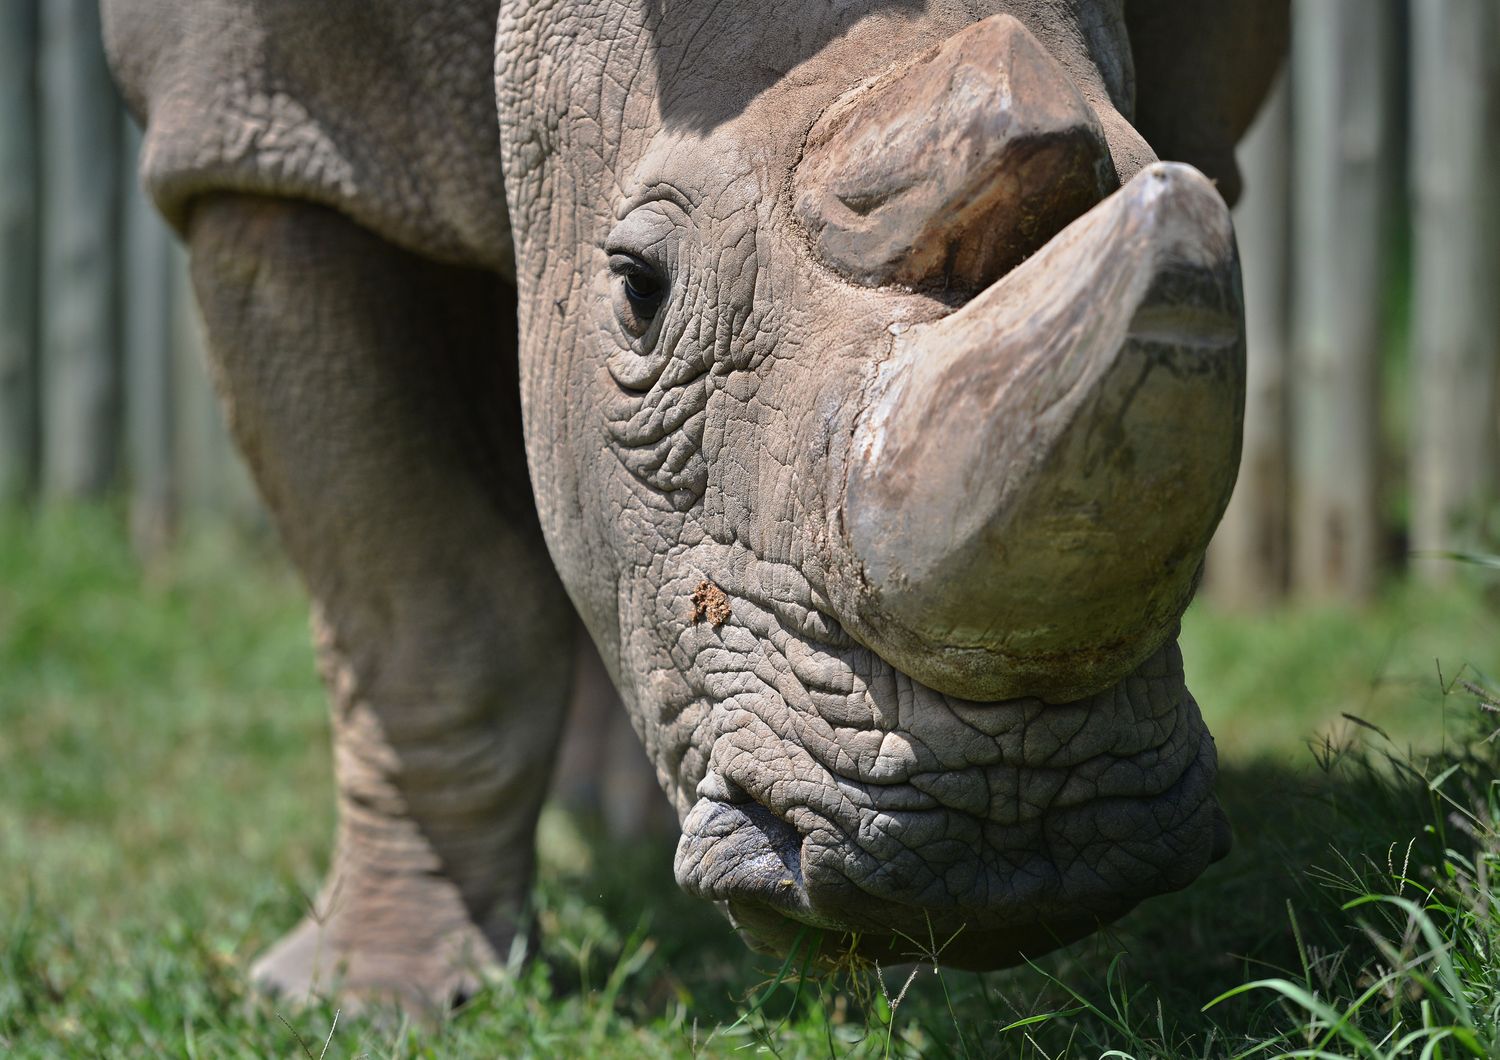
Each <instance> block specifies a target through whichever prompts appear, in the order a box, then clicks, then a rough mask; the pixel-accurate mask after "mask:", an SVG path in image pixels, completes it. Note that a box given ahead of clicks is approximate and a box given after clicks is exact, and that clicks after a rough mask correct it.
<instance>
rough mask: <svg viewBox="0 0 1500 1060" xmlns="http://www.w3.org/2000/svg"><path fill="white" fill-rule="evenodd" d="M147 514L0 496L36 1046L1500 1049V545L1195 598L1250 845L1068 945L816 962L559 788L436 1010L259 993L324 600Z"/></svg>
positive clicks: (315, 726) (638, 1050)
mask: <svg viewBox="0 0 1500 1060" xmlns="http://www.w3.org/2000/svg"><path fill="white" fill-rule="evenodd" d="M122 525H123V520H121V519H119V518H118V517H117V516H116V515H115V514H114V513H112V512H110V511H109V510H107V509H106V510H100V509H89V510H72V511H60V512H53V513H46V514H44V515H40V516H24V517H22V516H12V517H8V518H0V866H3V872H0V1053H4V1054H5V1055H7V1056H24V1057H29V1056H122V1057H135V1056H145V1055H151V1056H158V1055H159V1056H215V1057H217V1056H247V1057H251V1056H254V1057H260V1056H292V1057H297V1056H304V1055H306V1056H308V1057H319V1056H323V1055H326V1056H328V1057H356V1056H372V1057H387V1056H389V1057H426V1056H432V1057H437V1056H444V1057H446V1056H528V1055H529V1056H539V1057H545V1056H556V1055H583V1056H622V1057H624V1056H630V1057H634V1056H658V1055H659V1056H690V1055H710V1056H718V1055H725V1054H729V1053H734V1052H737V1051H739V1050H744V1051H745V1052H748V1053H752V1054H753V1053H756V1052H757V1051H760V1052H766V1053H768V1054H775V1055H779V1056H786V1057H796V1056H829V1055H836V1056H844V1055H861V1056H1006V1057H1010V1056H1020V1057H1026V1056H1035V1057H1060V1056H1080V1057H1084V1056H1087V1057H1097V1056H1100V1055H1101V1054H1103V1053H1105V1052H1106V1050H1108V1049H1116V1050H1119V1052H1117V1053H1111V1054H1109V1055H1112V1056H1123V1057H1136V1058H1144V1057H1147V1056H1157V1057H1171V1058H1174V1060H1175V1058H1180V1057H1191V1056H1203V1057H1223V1056H1252V1055H1253V1056H1267V1057H1269V1056H1277V1055H1309V1056H1311V1055H1324V1056H1361V1057H1362V1056H1370V1057H1394V1056H1404V1055H1412V1056H1417V1055H1433V1056H1444V1057H1453V1056H1480V1057H1483V1056H1486V1055H1500V1029H1497V1023H1500V956H1497V954H1496V949H1495V947H1497V946H1500V902H1497V901H1496V899H1495V898H1494V895H1493V894H1492V893H1491V892H1490V891H1489V888H1488V884H1487V877H1486V873H1487V872H1490V871H1494V870H1496V869H1500V839H1497V836H1496V827H1497V821H1500V812H1497V803H1500V793H1497V788H1496V782H1495V780H1494V777H1495V775H1496V773H1497V772H1500V769H1497V766H1500V754H1497V752H1496V748H1495V744H1494V743H1491V744H1484V743H1482V742H1480V740H1479V737H1481V736H1482V735H1483V734H1484V733H1485V732H1487V731H1488V730H1486V729H1483V728H1482V726H1483V725H1484V723H1485V722H1486V720H1493V719H1492V715H1490V714H1489V713H1487V712H1486V711H1485V710H1484V709H1483V707H1482V705H1481V702H1480V697H1477V696H1476V695H1475V694H1474V692H1473V689H1482V688H1483V687H1486V686H1488V687H1490V688H1493V687H1494V682H1493V680H1491V679H1490V678H1488V677H1485V676H1484V672H1485V671H1488V673H1489V674H1492V675H1494V674H1500V636H1497V633H1500V618H1497V613H1500V605H1497V591H1500V573H1496V572H1486V571H1484V570H1483V569H1477V568H1476V569H1474V570H1472V571H1468V570H1466V571H1464V572H1462V573H1461V575H1460V577H1459V580H1458V583H1457V585H1456V586H1454V587H1452V588H1449V589H1445V590H1441V591H1435V590H1422V589H1416V588H1411V587H1406V588H1401V587H1393V588H1392V589H1390V590H1389V591H1388V592H1387V593H1386V594H1385V595H1384V596H1383V597H1382V599H1381V601H1380V602H1379V603H1378V604H1377V605H1376V606H1374V607H1372V608H1370V609H1368V610H1366V611H1361V612H1353V611H1349V610H1345V609H1337V608H1327V609H1312V608H1299V609H1295V610H1293V611H1289V612H1283V613H1278V614H1275V615H1272V616H1267V617H1264V618H1248V619H1247V618H1244V617H1229V616H1223V615H1216V614H1213V613H1211V612H1210V611H1209V610H1207V609H1206V608H1204V607H1202V606H1201V605H1200V606H1197V607H1195V608H1194V610H1193V611H1192V612H1191V613H1190V614H1189V617H1188V621H1187V626H1186V629H1185V635H1184V650H1185V653H1186V656H1187V660H1188V667H1189V676H1190V679H1191V687H1192V688H1193V689H1194V690H1195V692H1196V693H1197V695H1198V697H1199V699H1200V701H1201V702H1202V704H1203V707H1204V711H1205V713H1206V714H1207V716H1208V717H1209V720H1210V722H1211V724H1212V727H1213V729H1214V731H1215V732H1216V734H1217V735H1218V739H1219V747H1220V751H1221V757H1222V759H1223V762H1224V778H1223V784H1222V788H1223V794H1224V801H1225V803H1226V806H1227V808H1228V811H1229V813H1230V816H1231V818H1232V819H1233V821H1234V824H1235V828H1236V833H1237V842H1238V845H1237V847H1236V850H1235V853H1234V854H1233V855H1232V856H1231V857H1230V858H1229V859H1227V860H1226V861H1224V862H1222V863H1220V864H1219V865H1216V866H1215V867H1213V868H1212V869H1211V870H1210V871H1209V872H1208V873H1207V875H1205V877H1204V878H1203V879H1202V880H1200V881H1199V882H1198V883H1197V884H1195V885H1194V886H1193V887H1192V888H1190V889H1189V890H1188V891H1186V892H1184V893H1183V894H1180V895H1173V896H1168V897H1166V898H1162V899H1158V900H1156V901H1153V902H1150V903H1148V904H1147V905H1146V906H1144V907H1142V909H1140V910H1138V911H1137V912H1136V913H1134V914H1132V915H1131V916H1130V917H1128V918H1126V920H1125V921H1123V922H1121V924H1119V925H1117V926H1116V927H1115V928H1114V929H1112V930H1111V931H1109V932H1106V933H1104V934H1102V935H1100V936H1098V937H1096V938H1095V939H1092V940H1089V941H1086V942H1084V943H1080V944H1078V945H1076V946H1074V947H1071V948H1070V949H1069V950H1067V951H1066V952H1064V953H1062V954H1058V955H1054V956H1052V957H1050V958H1047V959H1046V960H1044V961H1043V962H1041V964H1040V965H1039V966H1038V967H1034V968H1023V969H1018V970H1013V971H1010V972H1005V973H996V974H992V975H987V976H973V975H967V974H964V973H957V972H950V971H947V970H946V969H943V968H942V961H941V955H940V954H939V956H938V965H937V967H938V970H937V972H934V971H933V970H932V968H930V967H918V968H917V969H916V971H915V972H914V973H913V972H912V970H911V969H910V968H902V969H884V970H882V971H880V972H877V971H876V970H875V969H873V968H865V967H845V968H842V969H839V970H837V971H835V972H832V973H827V972H825V973H822V974H819V975H812V974H811V973H809V975H808V976H807V977H805V978H803V979H802V981H801V982H800V983H799V982H798V980H799V975H798V972H799V971H800V970H801V968H802V963H803V962H802V955H797V957H796V959H793V960H789V961H788V962H786V964H784V965H783V964H781V963H779V962H774V961H768V960H767V959H764V958H757V957H754V956H753V955H751V954H749V953H748V952H746V951H745V950H744V949H743V947H742V946H741V945H740V943H739V942H738V941H737V940H736V939H735V937H734V936H733V935H732V933H731V932H730V931H729V929H728V928H727V927H726V926H725V925H724V923H723V922H722V921H721V920H720V918H719V917H718V914H717V913H715V912H714V911H713V910H712V909H710V908H708V907H706V906H703V905H700V904H698V903H695V902H693V901H692V900H689V899H687V898H686V897H684V896H683V895H681V894H680V893H679V892H678V891H677V889H676V887H675V886H674V885H673V883H672V879H671V850H672V843H671V841H670V839H665V840H663V841H661V842H659V843H654V844H643V845H637V846H633V847H622V846H620V845H618V844H611V843H610V842H608V841H607V840H605V839H603V838H600V837H599V836H597V835H596V834H595V833H594V831H593V830H592V829H591V828H590V826H589V825H588V823H587V822H585V821H579V820H577V819H575V818H572V817H569V816H567V815H564V814H562V813H561V812H558V811H549V812H548V814H547V816H546V818H545V819H544V822H543V829H542V844H541V846H542V868H541V879H540V882H539V884H538V888H537V899H536V908H537V917H538V920H539V922H540V927H541V931H542V937H543V938H544V940H545V942H544V948H543V951H542V954H541V958H540V960H538V961H535V962H533V963H531V964H529V965H526V966H524V967H523V966H520V965H519V964H518V965H517V967H516V968H515V969H514V970H513V972H512V973H511V974H510V975H508V976H501V977H498V978H497V980H496V982H495V983H494V985H493V986H492V987H491V988H490V989H489V990H487V991H486V992H484V993H482V994H481V995H480V996H479V997H478V998H476V999H475V1000H474V1001H472V1002H471V1003H470V1004H469V1005H468V1006H467V1007H465V1008H464V1009H463V1010H461V1011H459V1012H457V1013H456V1014H454V1015H453V1016H451V1017H450V1018H448V1019H446V1020H444V1021H442V1022H440V1023H438V1024H435V1025H418V1024H411V1023H407V1022H403V1021H401V1020H399V1019H398V1018H397V1017H395V1016H394V1015H393V1014H392V1013H382V1012H374V1013H364V1014H361V1015H359V1016H354V1015H352V1014H349V1013H340V1012H339V1011H338V1010H337V1009H336V1008H335V1007H334V1006H331V1005H325V1004H318V1003H311V1004H308V1003H289V1002H285V1001H283V1002H274V1003H273V1002H269V1001H267V1000H265V999H262V998H258V997H255V996H253V995H250V994H248V993H247V991H246V987H245V982H244V977H243V976H244V970H245V968H246V967H247V965H248V963H249V961H250V959H251V958H252V957H253V956H254V955H255V954H256V953H257V952H259V951H260V950H261V949H262V948H263V947H264V946H266V945H267V944H268V943H269V942H270V941H272V940H273V939H274V938H275V937H276V935H277V934H278V933H279V932H280V931H282V930H284V929H285V928H287V927H288V926H290V925H291V924H292V923H294V922H295V921H296V919H297V917H298V915H299V913H300V912H301V910H302V905H303V903H304V901H305V898H304V896H305V895H308V894H311V893H312V890H313V888H314V887H315V886H316V883H317V881H318V879H319V877H320V873H321V868H322V866H323V864H324V861H325V859H326V857H327V854H328V850H327V846H328V840H329V837H330V835H331V825H332V822H331V810H332V805H333V801H332V792H331V781H330V778H329V775H328V765H327V754H328V746H327V733H326V729H325V725H324V714H323V705H322V699H321V694H320V692H319V689H318V687H317V683H316V679H315V676H314V673H313V664H312V657H311V651H310V648H309V646H308V637H307V629H306V616H305V609H304V603H303V600H302V598H301V596H300V593H299V591H298V589H297V586H296V584H295V582H294V580H293V579H292V578H291V577H290V575H289V574H288V573H287V571H286V569H285V567H284V566H283V564H282V563H281V561H280V560H279V559H278V557H277V555H276V552H275V549H274V545H273V544H271V543H270V542H268V541H265V540H261V539H254V538H251V539H249V540H247V539H246V538H245V536H244V535H235V534H229V533H225V532H210V531H203V532H196V533H191V534H188V535H187V537H186V540H185V543H184V546H183V547H182V548H181V549H180V550H179V551H178V552H176V553H174V555H173V556H172V557H171V558H170V559H168V560H165V561H162V562H159V563H156V564H152V565H150V566H149V567H148V568H146V569H144V570H143V569H142V568H141V566H140V565H139V564H138V563H136V561H135V560H134V559H133V557H132V556H131V554H130V550H129V548H128V546H127V544H126V540H125V535H124V533H123V531H122V529H121V527H122ZM710 617H711V616H710ZM1465 664H1468V666H1469V667H1470V669H1468V670H1465V671H1464V672H1463V673H1459V671H1460V669H1461V667H1463V666H1464V665H1465ZM1439 666H1441V669H1442V673H1443V678H1442V683H1441V684H1440V681H1439V676H1438V671H1439ZM1474 668H1477V671H1476V670H1475V669H1474ZM1455 678H1457V679H1459V683H1458V684H1454V680H1455ZM1464 682H1467V683H1468V685H1469V686H1471V687H1465V684H1464ZM1445 684H1446V685H1448V686H1450V688H1449V691H1450V692H1451V694H1448V695H1445V694H1444V687H1443V685H1445ZM1346 715H1353V716H1355V717H1356V718H1359V719H1361V720H1362V722H1363V724H1361V723H1360V722H1356V721H1353V720H1350V719H1349V718H1347V717H1346ZM1495 723H1500V722H1495ZM1491 727H1492V728H1493V724H1492V725H1491ZM1377 728H1378V729H1379V730H1380V731H1379V732H1377V731H1376V729H1377ZM1450 768H1451V769H1452V771H1451V772H1449V770H1450ZM1424 778H1425V779H1424ZM606 867H607V871H605V868H606ZM1362 898H1363V904H1356V905H1354V906H1352V907H1351V908H1347V909H1346V908H1343V906H1345V904H1346V903H1349V902H1351V901H1355V902H1359V901H1361V899H1362ZM1402 903H1408V904H1402ZM1429 931H1430V932H1431V934H1430V935H1429V934H1428V932H1429ZM923 941H926V942H927V944H928V946H929V947H930V948H933V949H936V950H940V949H941V944H942V942H943V940H941V939H936V940H923ZM909 976H911V977H912V978H910V979H908V977H909ZM908 983H909V989H905V988H904V984H908ZM1248 983H1261V984H1262V985H1257V986H1253V987H1249V988H1246V986H1245V984H1248ZM882 984H884V987H882ZM1237 988H1239V989H1241V992H1240V993H1239V994H1238V995H1237V996H1234V997H1231V998H1229V999H1228V1000H1226V1001H1223V1002H1221V1003H1219V1004H1217V1005H1214V1006H1212V1007H1210V1008H1209V1009H1208V1010H1207V1011H1206V1012H1205V1011H1203V1008H1204V1006H1206V1005H1208V1004H1209V1003H1210V1002H1212V1001H1214V999H1215V998H1216V997H1218V996H1219V995H1220V994H1223V993H1225V992H1228V991H1232V990H1235V989H1237ZM883 990H884V992H883ZM903 990H904V993H903ZM893 1005H894V1012H893V1011H892V1009H893ZM1404 1036H1408V1037H1404ZM1434 1041H1436V1042H1437V1043H1438V1044H1437V1046H1436V1047H1435V1049H1436V1051H1434V1052H1431V1053H1429V1054H1421V1049H1422V1048H1423V1047H1424V1046H1426V1045H1428V1044H1430V1043H1432V1042H1434ZM1299 1050H1303V1051H1299ZM1307 1050H1311V1051H1307ZM1319 1050H1321V1051H1319Z"/></svg>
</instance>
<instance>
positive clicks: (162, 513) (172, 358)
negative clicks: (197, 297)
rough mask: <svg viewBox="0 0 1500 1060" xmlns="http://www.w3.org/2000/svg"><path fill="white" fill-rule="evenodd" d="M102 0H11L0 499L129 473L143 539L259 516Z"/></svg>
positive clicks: (93, 493)
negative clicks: (182, 520)
mask: <svg viewBox="0 0 1500 1060" xmlns="http://www.w3.org/2000/svg"><path fill="white" fill-rule="evenodd" d="M138 145H139V133H138V131H137V130H136V129H135V127H134V125H133V123H132V122H131V121H130V119H129V118H128V117H127V116H126V114H125V111H124V108H123V105H122V104H121V102H120V99H119V97H118V94H117V93H116V91H115V89H114V86H113V84H112V83H111V81H110V78H109V73H108V71H107V69H106V67H105V62H104V54H103V50H102V47H101V44H100V31H99V12H98V6H97V0H0V502H15V501H20V500H27V499H31V498H43V499H51V498H63V499H73V498H90V497H99V496H103V495H114V494H116V493H119V492H121V491H124V492H125V493H126V494H127V495H128V497H129V500H130V508H131V520H132V525H133V528H134V532H135V534H136V538H137V541H138V542H139V544H140V545H141V546H142V547H143V548H144V549H147V550H154V549H156V548H159V547H161V546H162V545H163V544H164V543H165V542H167V541H168V540H169V539H170V537H171V534H172V532H173V528H174V527H175V525H176V523H177V521H178V518H179V516H180V515H181V514H183V513H187V514H192V513H197V512H222V513H229V514H232V515H234V516H235V517H244V518H256V517H257V516H256V514H255V513H256V512H257V507H256V502H255V500H254V491H253V489H252V488H251V487H250V484H249V480H248V477H247V475H246V473H245V471H244V469H243V468H242V466H241V465H240V463H239V460H238V458H237V457H236V456H235V454H234V451H233V447H232V446H231V444H230V442H229V440H228V438H227V436H226V434H225V432H224V429H223V427H222V426H221V420H220V416H219V411H218V409H217V407H216V405H215V401H214V397H213V393H212V388H211V387H210V386H209V384H208V381H207V378H206V374H205V371H204V359H203V356H202V338H201V332H200V328H199V323H198V319H197V315H196V310H195V308H194V304H193V301H192V294H191V290H190V286H189V283H188V279H187V262H186V256H185V254H184V253H183V251H182V249H181V247H180V246H179V244H178V243H177V242H176V241H175V239H174V237H173V236H172V234H171V232H170V231H168V229H167V228H166V226H165V225H164V224H163V222H162V221H161V220H160V218H159V217H158V216H157V215H156V213H155V212H154V211H153V210H152V208H151V207H150V205H149V203H148V202H147V201H146V199H145V197H144V195H143V194H142V193H141V191H140V189H139V185H138V183H137V181H136V176H135V156H136V153H137V148H138Z"/></svg>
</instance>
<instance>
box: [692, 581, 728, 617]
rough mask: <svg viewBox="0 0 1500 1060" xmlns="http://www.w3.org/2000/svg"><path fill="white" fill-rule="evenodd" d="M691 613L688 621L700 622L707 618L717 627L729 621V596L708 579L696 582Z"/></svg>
mask: <svg viewBox="0 0 1500 1060" xmlns="http://www.w3.org/2000/svg"><path fill="white" fill-rule="evenodd" d="M692 599H693V613H692V614H690V615H689V616H688V620H689V621H690V622H701V621H703V620H704V619H708V622H709V625H711V626H713V627H714V628H715V629H718V628H719V627H720V626H722V625H723V624H724V623H725V622H728V621H729V614H730V612H729V597H728V596H726V595H725V594H724V590H723V589H720V588H719V587H718V586H717V585H715V584H714V583H713V582H711V581H709V580H708V579H706V578H705V579H704V580H703V581H701V582H699V583H698V587H697V588H696V589H694V590H693V598H692Z"/></svg>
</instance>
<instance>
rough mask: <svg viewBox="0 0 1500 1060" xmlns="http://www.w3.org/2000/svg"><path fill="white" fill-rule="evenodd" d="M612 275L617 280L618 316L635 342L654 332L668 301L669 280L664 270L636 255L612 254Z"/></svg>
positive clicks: (615, 283)
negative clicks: (663, 307)
mask: <svg viewBox="0 0 1500 1060" xmlns="http://www.w3.org/2000/svg"><path fill="white" fill-rule="evenodd" d="M609 271H610V273H611V274H612V275H613V277H614V305H615V316H616V318H618V319H619V321H620V326H621V327H622V328H624V329H625V332H626V333H627V334H629V335H631V336H633V337H634V338H640V337H641V336H643V335H645V334H646V332H647V331H649V330H650V329H651V324H652V322H653V321H655V320H656V316H657V313H659V312H660V311H661V307H662V303H663V302H664V301H666V297H667V279H666V277H665V276H664V275H663V274H662V272H661V270H660V269H658V268H657V267H656V266H655V265H652V264H651V263H650V262H648V261H646V260H645V259H644V258H638V257H636V256H635V255H634V254H611V255H610V256H609Z"/></svg>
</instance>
